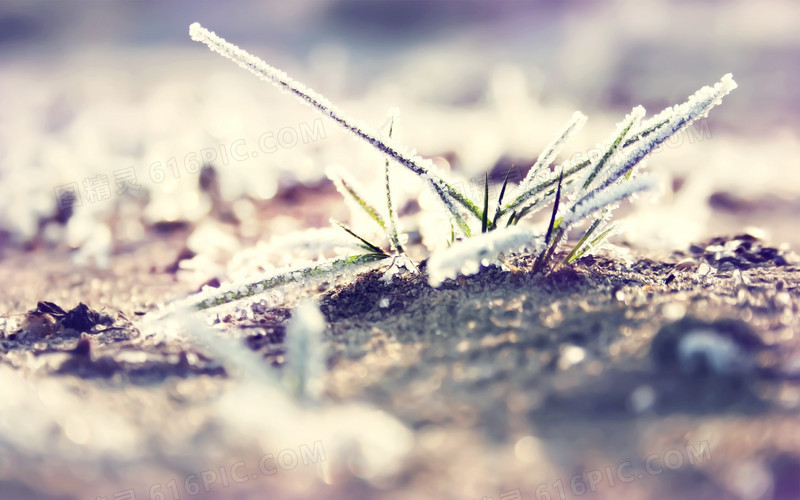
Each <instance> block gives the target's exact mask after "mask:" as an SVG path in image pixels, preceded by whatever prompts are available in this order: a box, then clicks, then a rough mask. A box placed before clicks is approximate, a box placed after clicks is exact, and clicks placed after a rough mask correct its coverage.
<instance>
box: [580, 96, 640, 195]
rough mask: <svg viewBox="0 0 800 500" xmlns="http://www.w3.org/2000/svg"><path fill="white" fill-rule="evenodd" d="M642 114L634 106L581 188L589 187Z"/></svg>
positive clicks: (638, 108)
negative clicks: (626, 120)
mask: <svg viewBox="0 0 800 500" xmlns="http://www.w3.org/2000/svg"><path fill="white" fill-rule="evenodd" d="M642 115H644V109H643V108H641V107H636V108H634V110H633V111H632V112H631V114H630V115H629V116H628V120H629V122H628V124H627V125H626V126H625V127H624V128H623V129H622V131H621V132H620V134H619V135H618V136H617V138H616V139H614V142H612V143H611V146H610V147H609V148H608V150H607V151H606V152H605V154H604V155H603V156H602V158H600V161H598V162H597V165H595V167H594V169H593V170H592V172H591V173H590V174H589V176H588V177H587V178H586V181H585V182H584V183H583V189H586V188H587V187H589V184H591V183H592V181H593V180H594V178H595V177H597V174H599V173H600V172H601V171H602V170H603V167H604V166H605V164H606V162H607V161H608V159H609V158H611V155H613V154H614V153H615V152H616V151H617V148H618V147H619V145H620V144H621V143H622V141H623V140H624V139H625V136H626V135H627V134H628V132H630V130H631V128H632V127H633V126H634V125H635V124H636V123H637V122H638V120H640V119H641V116H642ZM623 123H624V122H623Z"/></svg>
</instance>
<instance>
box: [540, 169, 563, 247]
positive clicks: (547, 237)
mask: <svg viewBox="0 0 800 500" xmlns="http://www.w3.org/2000/svg"><path fill="white" fill-rule="evenodd" d="M563 180H564V171H563V170H562V171H561V173H560V174H559V176H558V189H557V190H556V201H555V203H553V213H552V214H551V215H550V224H549V225H548V226H547V233H546V235H545V237H544V241H545V245H546V244H548V243H550V237H551V236H552V235H553V226H554V225H555V223H556V215H557V214H558V205H559V203H561V181H563Z"/></svg>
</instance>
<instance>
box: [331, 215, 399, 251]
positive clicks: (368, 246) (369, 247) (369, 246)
mask: <svg viewBox="0 0 800 500" xmlns="http://www.w3.org/2000/svg"><path fill="white" fill-rule="evenodd" d="M331 223H332V224H336V225H337V226H339V227H340V228H342V229H344V230H345V231H346V232H347V234H349V235H350V236H352V237H353V238H355V239H357V240H358V241H360V242H361V246H363V247H364V248H365V249H366V250H369V251H371V252H373V253H376V254H381V255H383V256H384V257H388V256H389V255H387V254H386V252H384V251H383V250H382V249H381V248H380V247H379V246H377V245H373V244H372V243H370V242H369V241H367V240H366V239H364V238H362V237H361V236H359V235H357V234H356V233H355V232H353V230H352V229H350V228H349V227H347V226H345V225H344V224H342V223H341V222H339V221H337V220H333V219H331Z"/></svg>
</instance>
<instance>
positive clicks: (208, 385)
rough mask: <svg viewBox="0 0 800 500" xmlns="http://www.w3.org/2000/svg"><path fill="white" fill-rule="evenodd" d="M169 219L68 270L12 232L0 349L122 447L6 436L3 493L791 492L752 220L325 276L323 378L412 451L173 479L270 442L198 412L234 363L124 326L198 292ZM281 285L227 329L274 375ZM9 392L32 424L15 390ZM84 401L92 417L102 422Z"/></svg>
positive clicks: (792, 460) (789, 429) (775, 331)
mask: <svg viewBox="0 0 800 500" xmlns="http://www.w3.org/2000/svg"><path fill="white" fill-rule="evenodd" d="M283 201H284V202H286V200H283ZM301 202H302V200H298V203H301ZM289 205H291V203H289ZM185 236H186V228H180V227H177V228H170V229H169V230H164V231H160V232H155V231H154V232H153V233H152V234H150V235H149V237H148V239H147V243H143V244H141V245H139V246H136V247H135V248H128V249H125V250H124V251H120V252H118V255H117V256H116V257H115V259H114V261H113V267H112V268H111V269H110V270H107V271H90V270H85V269H83V270H82V269H77V268H75V267H73V266H72V265H71V264H70V263H69V261H68V255H66V254H65V252H63V251H59V250H58V249H46V248H37V249H34V250H20V249H13V248H7V249H6V251H5V252H4V255H3V261H4V263H3V266H2V268H0V273H2V274H1V275H0V279H2V282H3V283H5V284H6V286H5V287H3V290H2V291H0V304H1V306H0V307H1V308H2V310H3V311H8V313H9V314H8V315H7V316H6V317H5V321H6V323H5V324H4V327H5V328H4V329H5V331H6V333H5V336H4V338H2V340H0V367H2V369H4V370H5V369H7V368H8V367H10V368H11V369H13V371H14V372H15V373H18V374H22V375H24V380H28V381H32V382H30V383H32V384H35V385H34V389H32V390H37V389H36V388H38V391H39V397H40V398H41V399H42V401H44V402H45V403H47V398H46V396H44V395H42V394H49V393H48V392H46V391H45V392H44V393H43V387H47V386H46V385H42V384H46V383H47V381H48V380H57V381H58V383H59V384H61V386H64V387H67V388H68V389H67V393H69V394H71V395H72V396H70V397H73V396H74V397H77V398H78V399H77V400H78V401H83V403H84V404H85V405H87V408H104V409H105V410H106V411H107V412H108V415H113V416H114V417H115V418H117V417H118V418H121V419H122V420H124V421H125V422H126V425H127V427H126V428H127V429H129V431H128V432H129V434H130V435H133V436H135V438H134V439H135V440H136V441H137V444H136V446H135V448H136V449H137V450H138V451H137V453H136V454H134V455H129V456H128V457H124V456H119V455H117V456H116V457H115V456H114V454H113V453H108V454H94V455H93V454H91V453H80V452H76V451H75V448H74V447H71V446H74V444H76V443H77V444H78V445H80V444H81V443H83V444H84V445H85V444H86V436H83V435H81V432H80V431H75V428H76V427H75V425H74V423H73V425H72V427H70V424H69V421H68V422H67V424H64V425H62V426H61V427H60V428H59V426H57V425H52V428H50V429H49V430H48V431H47V432H49V433H50V434H49V435H43V436H40V438H41V439H42V442H43V443H52V444H51V445H48V446H52V449H51V451H50V452H46V453H42V452H35V451H32V450H35V446H34V445H33V444H31V446H30V447H29V448H26V447H24V446H21V445H20V444H19V443H13V442H0V451H1V452H2V453H0V457H1V458H0V474H1V475H0V498H3V499H6V498H8V499H12V498H13V499H33V498H37V499H38V498H42V499H45V498H47V499H51V498H52V499H55V498H59V499H61V498H63V499H78V498H81V499H82V498H92V499H94V498H114V499H115V500H116V499H119V498H134V497H133V496H130V495H131V493H130V492H131V491H133V494H134V495H136V496H135V498H151V499H158V498H162V499H166V498H209V499H211V498H235V499H249V498H254V499H255V498H342V499H345V498H346V499H356V498H386V499H395V498H397V499H399V498H464V499H467V498H501V499H511V498H524V499H537V500H546V499H557V498H561V499H564V498H597V499H606V498H609V499H610V498H615V499H616V498H626V499H627V498H633V499H640V498H641V499H666V498H692V499H721V498H730V499H750V498H752V499H756V498H758V499H790V498H798V495H799V494H800V482H798V477H800V452H798V450H800V434H798V433H797V425H798V416H797V415H798V413H797V410H798V408H800V387H798V385H797V381H798V377H800V343H798V340H797V337H796V335H795V332H798V331H800V328H798V321H800V320H798V314H797V313H798V307H800V301H799V300H798V297H799V296H800V268H799V267H798V260H797V257H796V255H795V254H794V253H792V252H791V251H788V250H787V249H776V248H772V247H770V246H769V244H768V243H767V242H762V241H760V240H758V239H757V238H755V237H753V236H750V235H738V236H730V237H723V238H716V239H713V240H710V241H706V242H698V243H696V244H695V245H692V246H691V247H689V248H686V249H683V250H681V251H675V252H673V253H671V254H663V255H640V254H637V252H633V251H630V250H631V249H625V248H624V247H621V248H619V249H617V250H616V251H614V252H606V253H604V254H603V255H601V256H597V257H586V258H583V259H581V260H580V261H579V262H578V263H577V264H575V265H574V266H571V267H568V268H562V269H557V270H555V271H554V272H552V273H551V274H549V275H546V276H541V275H534V274H533V273H532V266H531V258H530V257H529V256H526V255H519V256H516V257H513V258H511V259H509V260H508V264H509V265H510V267H511V268H512V271H511V272H502V271H500V270H499V269H497V268H488V269H483V270H482V272H481V273H480V274H478V275H475V276H472V277H468V278H460V279H459V280H457V281H451V282H447V283H445V284H444V285H443V286H441V287H440V288H438V289H433V288H431V287H429V286H428V285H427V282H426V280H425V278H424V277H422V276H404V277H399V278H396V279H395V281H394V282H393V283H392V284H386V283H385V282H384V281H382V280H381V279H380V276H381V273H380V272H372V273H368V274H366V275H363V276H362V277H361V278H359V279H358V280H356V281H355V282H352V283H349V284H341V283H340V284H330V285H322V286H320V291H319V294H320V297H321V301H320V303H321V310H322V312H323V314H324V315H325V318H326V320H327V329H326V333H325V335H326V342H327V344H328V348H329V351H328V353H329V358H328V367H329V373H328V374H327V378H326V386H325V390H324V397H323V399H324V400H325V401H327V402H328V403H327V404H330V405H336V404H347V403H353V402H361V403H367V404H369V405H371V406H373V407H376V408H377V409H379V410H381V411H383V412H385V413H387V414H389V415H392V416H394V417H395V418H396V419H397V420H399V422H401V423H402V424H403V425H404V426H405V427H407V428H408V429H410V430H411V433H412V436H413V439H412V445H411V447H410V449H409V450H408V452H407V453H405V454H404V456H403V458H402V460H401V461H400V462H398V463H397V464H394V465H395V466H394V467H393V471H392V472H391V473H390V474H385V475H383V476H381V477H380V478H375V477H370V476H369V475H368V474H365V473H362V470H361V467H362V465H363V464H362V465H359V464H358V463H352V462H350V463H333V462H336V461H339V460H340V458H339V455H337V454H335V453H333V452H332V450H328V453H325V454H324V457H322V458H323V460H319V461H318V463H315V464H314V466H313V467H306V468H305V469H307V470H304V471H301V470H300V469H303V467H299V468H297V469H293V470H281V471H280V472H281V473H280V474H276V475H274V476H273V477H268V478H267V477H261V478H258V480H255V481H247V482H243V483H242V484H228V485H225V484H223V483H224V481H222V480H221V478H220V477H218V476H219V474H217V473H215V482H216V484H209V485H206V484H205V483H204V486H208V487H207V488H197V489H194V488H193V487H192V484H190V482H187V481H188V479H189V478H192V477H194V478H195V481H199V480H198V479H197V478H198V477H203V476H202V474H201V471H203V470H205V469H204V468H203V467H204V464H205V466H206V467H207V466H208V464H219V466H220V467H218V469H219V471H220V473H221V471H222V468H223V467H226V466H225V465H223V464H230V463H231V461H232V458H233V457H237V458H240V459H242V460H251V461H256V460H258V456H259V455H258V453H259V450H261V451H263V446H262V447H259V446H257V445H256V446H253V443H242V442H240V441H238V442H237V441H235V440H233V439H232V438H231V434H230V433H229V432H228V431H227V430H226V429H225V428H221V427H220V425H219V424H218V422H215V421H214V420H213V418H211V417H209V416H208V415H207V410H206V409H207V408H208V405H209V404H210V403H209V402H213V401H214V400H216V399H219V398H221V397H222V394H223V393H224V391H225V388H226V387H227V386H228V385H229V384H230V383H231V376H230V374H229V373H228V372H227V370H226V367H225V366H223V363H222V362H221V361H220V360H217V359H215V357H214V356H213V354H210V353H209V352H206V351H204V350H203V349H202V348H197V347H196V346H193V345H189V344H187V343H185V342H181V341H180V340H178V339H172V340H165V339H163V338H162V339H158V338H155V337H153V338H144V337H143V335H142V334H141V332H139V331H138V330H137V328H136V327H135V326H134V323H135V319H136V318H138V317H140V316H141V315H142V314H143V313H144V312H146V311H148V310H150V309H151V308H152V307H153V304H155V303H157V302H160V301H163V300H167V299H169V298H174V297H179V296H183V295H185V294H187V293H190V292H192V291H193V290H191V289H190V288H189V287H188V286H187V285H186V284H185V283H183V282H181V281H179V280H177V279H176V277H175V274H174V273H173V272H171V271H173V270H174V269H173V268H171V267H170V264H172V263H174V262H175V260H176V258H178V256H179V255H180V254H181V250H182V245H183V243H184V239H185ZM639 253H640V252H639ZM423 271H424V264H423ZM79 303H85V304H86V305H87V306H88V307H87V308H82V307H76V306H78V305H79ZM37 304H38V306H37ZM291 306H292V304H277V303H269V302H266V301H261V302H255V303H253V304H251V305H248V306H247V308H249V309H250V312H249V313H248V314H242V315H233V316H230V315H228V316H224V315H223V316H222V317H221V318H220V320H221V321H222V322H223V323H224V328H223V331H224V332H225V334H226V335H229V336H230V338H233V339H234V341H235V342H239V343H242V344H244V345H247V346H248V347H249V348H250V349H251V350H253V351H256V352H258V353H259V354H261V357H262V361H263V364H264V365H265V366H269V365H272V367H273V368H272V369H273V370H275V371H276V372H279V371H280V370H281V366H282V365H283V363H284V355H285V352H286V344H285V334H286V322H287V320H288V319H289V318H290V316H291ZM31 311H32V312H31ZM11 321H15V324H16V325H17V328H16V329H14V330H12V329H10V328H9V325H10V322H11ZM6 380H14V379H8V378H7V377H6ZM17 380H20V381H21V380H23V379H17ZM6 383H8V382H6ZM7 392H8V390H7ZM64 397H67V396H64ZM7 404H8V406H7V407H8V408H9V409H10V410H16V411H12V412H10V413H9V414H8V415H7V417H8V420H9V421H12V420H13V422H12V425H16V426H20V429H21V430H20V432H21V435H24V432H25V431H26V429H25V428H23V426H24V425H25V422H24V421H23V420H24V419H23V420H20V414H21V411H22V410H23V409H24V408H23V407H22V406H20V405H21V403H18V406H19V407H15V403H14V399H13V398H11V400H10V401H8V403H7ZM62 410H63V408H59V409H58V411H59V412H61V411H62ZM92 411H94V410H92ZM233 411H235V410H233ZM263 411H264V414H263V418H264V419H270V418H272V417H271V415H270V408H263ZM276 411H277V410H276ZM78 415H80V413H78ZM62 416H63V415H62ZM81 418H83V417H81ZM104 418H106V417H104ZM109 418H110V417H109ZM35 420H36V418H32V420H31V421H32V422H33V421H35ZM54 421H59V420H58V418H54ZM86 422H87V424H86V425H88V426H89V427H90V429H89V432H90V433H91V432H92V431H93V427H92V426H93V425H100V426H102V425H106V423H102V422H101V423H99V424H98V423H97V422H94V423H91V422H92V421H91V420H86ZM1 424H2V422H1V421H0V425H1ZM6 424H7V425H8V424H9V422H8V421H7V422H6ZM31 425H33V424H31ZM107 425H109V426H110V424H107ZM77 428H78V429H79V430H80V429H82V427H80V426H78V427H77ZM45 429H47V427H45ZM45 429H41V428H39V429H37V430H36V432H45ZM76 432H77V434H78V437H77V438H76V436H75V434H76ZM108 439H111V438H108ZM253 439H254V440H257V439H258V436H253ZM387 439H388V440H389V441H391V440H392V436H387ZM70 440H71V441H72V442H71V443H66V444H65V441H70ZM311 441H313V439H309V441H307V442H308V443H310V442H311ZM92 442H94V441H92ZM322 445H323V447H324V446H325V443H324V442H323V443H322ZM45 448H46V449H47V447H45ZM78 448H80V446H79V447H78ZM70 450H72V451H70ZM345 456H346V455H345ZM317 458H320V457H319V456H318V457H317ZM320 462H321V463H320ZM248 463H250V464H251V465H252V463H253V462H248ZM226 470H228V469H226ZM198 474H200V476H198ZM257 476H258V475H253V478H254V479H255V478H256V477H257ZM176 478H177V482H176ZM131 488H133V490H131ZM200 490H202V491H200ZM192 493H194V495H192ZM126 495H127V496H126ZM159 495H162V496H159Z"/></svg>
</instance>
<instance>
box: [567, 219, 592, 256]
mask: <svg viewBox="0 0 800 500" xmlns="http://www.w3.org/2000/svg"><path fill="white" fill-rule="evenodd" d="M600 222H601V219H595V221H594V222H592V225H591V226H589V229H587V230H586V232H585V233H583V236H581V239H580V240H578V242H577V243H576V244H575V246H574V247H572V250H571V251H570V252H569V255H567V256H566V258H564V260H563V262H562V263H563V264H571V263H572V262H574V261H575V260H576V259H578V256H577V255H578V251H579V250H580V249H581V247H582V246H583V244H584V243H586V240H587V239H589V236H591V235H592V233H593V232H594V231H595V230H596V229H597V228H598V227H600Z"/></svg>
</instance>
